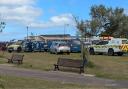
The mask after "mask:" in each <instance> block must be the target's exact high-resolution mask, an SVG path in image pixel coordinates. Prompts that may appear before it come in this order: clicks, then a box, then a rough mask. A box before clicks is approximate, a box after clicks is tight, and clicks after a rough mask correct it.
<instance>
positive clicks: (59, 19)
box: [30, 13, 74, 28]
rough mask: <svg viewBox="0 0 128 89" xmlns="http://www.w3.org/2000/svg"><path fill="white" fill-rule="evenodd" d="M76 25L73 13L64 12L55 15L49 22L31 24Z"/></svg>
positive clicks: (38, 26) (32, 25)
mask: <svg viewBox="0 0 128 89" xmlns="http://www.w3.org/2000/svg"><path fill="white" fill-rule="evenodd" d="M66 24H69V25H74V21H73V17H72V14H70V13H68V14H62V15H58V16H53V17H51V18H50V19H49V21H47V22H40V23H38V22H37V23H35V22H34V23H31V24H30V26H31V27H33V28H52V27H63V26H64V25H66Z"/></svg>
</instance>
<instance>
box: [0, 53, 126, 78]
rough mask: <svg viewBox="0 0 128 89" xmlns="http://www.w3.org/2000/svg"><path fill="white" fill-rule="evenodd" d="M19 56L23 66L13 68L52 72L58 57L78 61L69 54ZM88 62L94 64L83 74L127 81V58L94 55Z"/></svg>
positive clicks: (0, 61)
mask: <svg viewBox="0 0 128 89" xmlns="http://www.w3.org/2000/svg"><path fill="white" fill-rule="evenodd" d="M20 54H24V55H25V56H24V61H23V64H22V65H20V66H17V65H14V66H16V67H23V68H30V69H38V70H42V71H50V70H53V68H54V66H53V64H55V63H56V62H57V59H58V57H67V58H74V59H80V53H71V54H70V55H66V54H64V55H61V54H60V55H55V54H50V53H46V52H44V53H20ZM11 55H12V53H7V52H5V53H4V57H10V56H11ZM88 60H89V61H91V64H94V66H93V67H87V68H85V73H87V74H93V75H95V76H97V77H103V78H109V79H116V80H128V56H107V55H94V56H89V59H88ZM6 62H7V60H5V58H1V59H0V63H6ZM62 71H63V70H62ZM70 72H73V71H70Z"/></svg>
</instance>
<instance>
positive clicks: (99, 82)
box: [0, 65, 128, 89]
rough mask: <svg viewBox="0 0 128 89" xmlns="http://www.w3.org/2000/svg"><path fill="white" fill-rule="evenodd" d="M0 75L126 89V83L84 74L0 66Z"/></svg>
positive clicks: (127, 85) (127, 82)
mask: <svg viewBox="0 0 128 89" xmlns="http://www.w3.org/2000/svg"><path fill="white" fill-rule="evenodd" d="M0 74H1V75H12V76H22V77H32V78H39V79H42V80H49V81H59V82H61V83H73V84H81V85H93V86H110V87H115V88H126V89H128V81H115V80H110V79H103V78H96V77H94V76H89V75H86V74H81V75H80V74H77V73H67V72H60V71H49V72H46V71H40V70H30V69H22V68H15V67H11V66H7V65H0Z"/></svg>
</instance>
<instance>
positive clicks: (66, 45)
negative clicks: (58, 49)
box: [59, 44, 68, 46]
mask: <svg viewBox="0 0 128 89" xmlns="http://www.w3.org/2000/svg"><path fill="white" fill-rule="evenodd" d="M59 46H68V45H67V44H59Z"/></svg>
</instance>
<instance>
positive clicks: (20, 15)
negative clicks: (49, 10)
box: [0, 5, 42, 23]
mask: <svg viewBox="0 0 128 89" xmlns="http://www.w3.org/2000/svg"><path fill="white" fill-rule="evenodd" d="M35 11H36V13H35ZM0 13H1V15H2V16H4V18H3V19H4V20H6V21H13V22H15V21H18V22H22V23H24V22H25V23H28V22H31V21H34V20H35V19H36V18H37V17H38V16H40V15H41V13H42V12H41V10H40V9H39V8H34V7H32V6H25V5H24V6H18V7H12V8H10V7H8V6H2V7H0Z"/></svg>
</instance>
